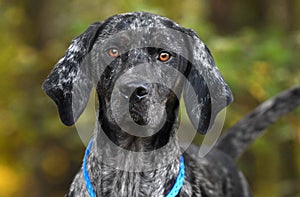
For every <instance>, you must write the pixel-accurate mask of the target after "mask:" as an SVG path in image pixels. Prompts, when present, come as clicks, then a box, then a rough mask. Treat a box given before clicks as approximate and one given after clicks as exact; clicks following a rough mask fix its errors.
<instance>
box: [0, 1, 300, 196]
mask: <svg viewBox="0 0 300 197" xmlns="http://www.w3.org/2000/svg"><path fill="white" fill-rule="evenodd" d="M129 11H147V12H153V13H157V14H160V15H164V16H167V17H169V18H171V19H173V20H175V21H177V22H178V23H179V24H181V25H183V26H185V27H188V28H193V29H194V30H196V31H197V32H198V34H199V35H200V37H201V38H202V40H203V41H204V42H205V43H206V44H207V45H208V47H209V48H210V50H211V51H212V53H213V55H214V57H215V60H216V62H217V64H218V67H219V68H220V70H221V72H222V74H223V76H224V78H225V79H226V81H227V82H228V84H229V85H230V87H231V89H232V91H233V93H234V96H235V102H234V103H233V104H232V105H231V106H230V107H229V108H228V110H227V118H226V124H225V128H228V127H230V126H231V125H233V124H234V123H235V122H236V121H238V120H239V119H240V118H241V117H243V116H244V115H245V114H246V113H247V112H249V111H250V110H251V109H253V108H254V107H255V106H257V105H258V104H259V103H261V102H263V101H264V100H266V99H268V98H270V97H272V96H274V95H276V94H277V93H279V92H280V91H282V90H285V89H287V88H290V87H292V86H295V85H297V84H299V83H300V77H299V76H300V69H299V66H300V63H299V62H300V50H299V49H300V20H299V18H300V1H297V0H287V1H281V0H273V1H267V0H263V1H259V0H245V1H240V0H230V1H222V0H211V1H207V0H199V1H197V0H184V1H182V0H173V1H167V0H152V1H146V0H132V1H125V0H97V1H96V0H86V1H79V0H74V1H67V0H59V1H58V0H52V1H46V0H40V1H35V0H27V1H25V0H10V1H8V0H0V30H1V31H0V73H1V77H0V197H2V196H3V197H6V196H51V197H55V196H63V195H64V193H65V192H66V191H67V188H68V187H69V184H70V182H71V180H72V178H73V176H74V174H75V173H76V171H77V170H78V169H79V168H80V166H81V158H82V155H83V151H84V145H83V144H82V142H81V141H80V139H79V137H78V134H77V133H76V131H75V128H74V127H73V128H68V127H65V126H63V125H62V123H61V122H60V120H59V118H58V115H57V112H56V108H55V106H54V105H53V103H52V102H51V101H50V99H49V98H48V97H47V96H46V95H45V94H44V93H43V92H42V91H41V88H40V86H41V83H42V81H43V80H44V79H45V78H46V76H47V74H48V73H49V72H50V70H51V69H52V67H53V66H54V64H55V63H56V62H57V61H58V59H59V58H60V57H61V56H62V55H63V54H64V51H65V50H66V48H67V47H68V45H69V43H70V41H71V39H72V38H74V37H75V36H77V35H79V34H80V33H81V32H83V31H84V30H85V29H86V27H87V26H88V25H89V24H91V23H92V22H94V21H101V20H103V19H105V18H107V17H109V16H111V15H113V14H117V13H123V12H129ZM299 120H300V110H299V109H297V110H295V111H294V112H292V113H290V114H288V115H287V116H285V117H283V118H282V119H281V120H280V121H279V122H277V123H276V124H275V125H273V126H271V127H270V128H269V129H268V132H267V133H266V134H265V135H264V136H262V137H261V138H260V139H259V140H257V141H256V142H255V143H254V144H253V145H252V146H251V147H250V149H249V150H248V151H247V152H246V153H245V154H244V156H243V157H242V159H241V160H240V162H239V166H240V167H241V169H242V171H243V172H245V175H246V177H247V179H248V180H249V182H250V186H251V188H252V190H253V193H254V196H286V197H288V196H300V189H299V185H300V121H299Z"/></svg>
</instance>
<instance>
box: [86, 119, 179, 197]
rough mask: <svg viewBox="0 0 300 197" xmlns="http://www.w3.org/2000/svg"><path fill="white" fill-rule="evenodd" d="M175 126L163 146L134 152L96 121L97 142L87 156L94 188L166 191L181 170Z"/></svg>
mask: <svg viewBox="0 0 300 197" xmlns="http://www.w3.org/2000/svg"><path fill="white" fill-rule="evenodd" d="M175 125H176V124H175ZM176 128H177V127H176V126H174V125H173V128H172V131H170V132H172V133H173V134H172V135H170V139H169V142H168V143H167V145H166V146H165V147H162V148H161V150H155V151H148V152H135V151H130V150H126V149H123V148H121V147H119V146H117V145H115V144H114V143H113V142H112V141H110V140H109V139H108V138H107V136H106V134H105V132H103V130H102V129H101V128H100V125H97V126H96V132H95V135H96V136H95V137H94V138H95V139H94V140H95V143H94V145H93V147H92V148H91V153H90V156H89V158H88V160H87V169H88V171H89V173H90V177H91V178H92V179H93V180H91V181H92V182H93V184H94V185H93V187H94V188H95V190H96V191H101V193H102V194H103V196H109V195H112V196H114V195H118V194H121V193H122V195H124V194H126V195H125V196H141V195H142V196H164V195H166V194H167V193H168V192H169V191H170V190H171V188H172V186H173V185H174V183H175V180H176V177H177V175H178V171H179V157H180V148H179V144H178V140H177V137H176V135H175V129H176ZM160 137H161V136H160ZM157 139H158V140H159V137H158V138H157ZM123 140H126V139H123ZM127 140H128V139H127ZM135 140H136V141H135V142H132V143H137V144H142V143H143V140H142V139H140V138H136V139H135ZM145 143H149V142H147V141H146V142H145ZM146 146H147V145H145V147H146Z"/></svg>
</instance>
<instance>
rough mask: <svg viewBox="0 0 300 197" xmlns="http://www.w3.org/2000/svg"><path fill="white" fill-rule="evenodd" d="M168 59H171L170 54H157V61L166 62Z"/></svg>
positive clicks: (164, 52)
mask: <svg viewBox="0 0 300 197" xmlns="http://www.w3.org/2000/svg"><path fill="white" fill-rule="evenodd" d="M170 58H171V54H170V53H168V52H166V51H163V52H161V53H159V55H158V60H159V61H161V62H166V61H168V60H169V59H170Z"/></svg>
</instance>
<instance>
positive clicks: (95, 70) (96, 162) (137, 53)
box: [43, 12, 250, 197]
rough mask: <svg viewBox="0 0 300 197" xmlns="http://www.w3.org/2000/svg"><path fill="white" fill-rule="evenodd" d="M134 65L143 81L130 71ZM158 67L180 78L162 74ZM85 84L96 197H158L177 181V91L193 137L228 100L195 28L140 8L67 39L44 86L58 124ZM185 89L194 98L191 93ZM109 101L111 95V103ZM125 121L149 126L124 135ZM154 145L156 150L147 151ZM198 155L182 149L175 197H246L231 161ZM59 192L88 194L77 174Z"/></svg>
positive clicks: (81, 100) (69, 118) (70, 114)
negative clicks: (94, 102) (114, 52)
mask: <svg viewBox="0 0 300 197" xmlns="http://www.w3.org/2000/svg"><path fill="white" fill-rule="evenodd" d="M174 32H175V33H174ZM111 47H115V48H117V49H118V50H119V52H120V54H119V55H118V56H117V57H115V58H111V57H109V56H108V55H107V51H108V50H109V49H110V48H111ZM162 51H167V52H169V53H170V54H171V59H170V60H168V61H166V62H161V61H158V60H157V56H158V54H160V52H162ZM139 66H141V69H142V70H143V69H144V70H143V72H144V73H145V75H135V74H134V72H135V69H137V67H139ZM164 66H167V67H166V68H168V69H170V68H174V69H175V70H177V71H178V72H179V73H181V74H182V75H179V74H178V75H175V74H170V72H171V71H170V70H167V71H168V72H167V71H165V72H164V70H163V68H164ZM153 68H154V69H153ZM124 75H126V76H127V77H124ZM149 76H154V79H155V82H151V80H153V78H151V79H150V78H149ZM122 77H123V78H122ZM155 77H157V78H155ZM185 77H186V78H187V80H188V82H189V83H190V85H189V84H187V83H186V84H185V82H184V78H185ZM120 81H121V82H120ZM141 81H145V82H144V83H141ZM163 83H166V84H167V83H168V84H169V85H168V86H166V85H162V84H163ZM93 86H94V87H95V88H96V90H97V94H98V99H99V108H98V118H97V124H96V128H95V131H94V141H95V143H94V145H93V147H92V149H91V154H90V155H89V157H88V160H87V168H88V171H89V175H90V177H91V181H92V184H93V188H94V190H95V191H96V193H97V196H165V195H166V194H167V193H168V192H169V191H170V189H171V188H172V186H173V184H174V181H175V179H176V177H177V173H178V165H179V156H180V154H181V153H180V147H179V143H178V140H177V136H176V131H177V128H178V111H179V98H178V95H180V94H181V93H182V91H183V92H184V100H185V104H186V109H187V113H188V115H189V117H190V119H191V122H192V123H193V125H194V126H195V128H196V129H197V131H198V132H199V133H201V134H205V133H206V132H207V131H208V130H209V128H210V127H211V126H212V124H213V122H214V119H215V118H216V115H217V114H218V112H220V111H221V110H222V109H223V108H224V107H226V106H227V105H228V104H229V103H231V102H232V100H233V99H232V95H231V91H230V89H229V87H228V86H227V84H226V83H225V82H224V80H223V78H222V76H221V74H220V72H219V71H218V69H217V67H216V66H215V63H214V60H213V58H212V55H211V53H210V52H209V50H208V48H207V47H206V45H205V44H204V43H203V42H202V41H201V40H200V39H199V37H198V36H197V34H196V33H195V32H194V31H192V30H189V29H185V28H183V27H181V26H179V25H178V24H176V23H175V22H173V21H171V20H170V19H167V18H164V17H161V16H157V15H154V14H149V13H141V12H139V13H128V14H122V15H116V16H113V17H110V18H109V19H107V20H105V21H103V22H102V23H94V24H93V25H91V26H90V27H89V28H88V29H87V30H86V32H84V33H83V34H82V35H80V36H78V37H77V38H75V39H74V40H73V42H72V44H71V46H70V47H69V49H68V50H67V51H66V54H65V55H64V57H63V58H62V59H61V60H60V61H59V62H58V64H57V65H56V66H55V68H54V69H53V71H52V72H51V73H50V75H49V77H48V78H47V79H46V81H45V82H44V84H43V89H44V90H45V92H46V93H47V94H48V95H49V96H50V97H51V98H52V99H53V100H54V101H55V103H56V104H57V106H58V110H59V114H60V118H61V120H62V121H63V123H65V124H66V125H72V124H74V122H75V121H76V120H77V118H78V117H79V116H80V114H81V113H82V111H83V110H84V108H85V106H86V103H87V101H88V98H89V94H90V91H91V88H92V87H93ZM114 90H117V91H116V92H114ZM193 91H194V92H195V93H196V95H195V97H191V96H190V95H191V94H193ZM115 95H117V97H116V98H118V99H111V98H115V97H114V96H115ZM128 102H129V113H127V112H128V110H126V107H127V106H128ZM157 106H158V108H163V109H165V114H164V113H163V112H162V110H157V108H156V107H157ZM113 110H116V112H117V113H114V111H113ZM128 117H130V118H131V119H132V120H133V121H134V122H135V123H136V124H137V125H140V126H145V125H154V126H153V128H152V127H146V128H145V129H143V128H142V127H139V128H141V130H138V131H139V132H138V133H137V135H141V136H137V135H133V134H130V133H128V132H125V130H126V129H129V130H130V129H132V128H133V127H134V125H132V124H129V123H128V120H127V118H128ZM164 118H165V121H163V120H164ZM124 129H125V130H124ZM154 131H157V132H154ZM119 148H121V149H119ZM161 148H164V149H163V150H164V151H162V152H154V150H160V149H161ZM124 150H126V151H128V152H126V151H125V152H124ZM197 151H198V149H197V148H196V147H194V146H191V147H190V148H189V150H187V151H186V152H185V153H183V156H184V158H185V168H186V174H185V181H184V185H183V187H182V188H181V191H180V193H179V196H237V197H240V196H250V191H249V189H248V186H247V183H246V181H245V179H244V177H243V175H242V174H241V173H240V172H239V171H238V170H237V168H236V166H235V162H234V160H233V158H231V157H230V156H228V155H226V154H225V153H223V152H222V151H220V150H217V149H216V150H213V151H211V152H210V153H209V154H208V155H207V156H206V157H205V158H199V157H198V156H197ZM126 169H127V170H126ZM67 196H88V193H87V190H86V187H85V182H84V179H83V173H82V170H80V171H79V173H78V174H77V175H76V177H75V179H74V181H73V183H72V185H71V188H70V191H69V193H68V194H67Z"/></svg>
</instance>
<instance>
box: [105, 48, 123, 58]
mask: <svg viewBox="0 0 300 197" xmlns="http://www.w3.org/2000/svg"><path fill="white" fill-rule="evenodd" d="M107 54H108V55H109V56H110V57H111V58H116V57H118V56H119V54H120V53H119V50H118V49H117V48H110V49H108V50H107Z"/></svg>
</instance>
